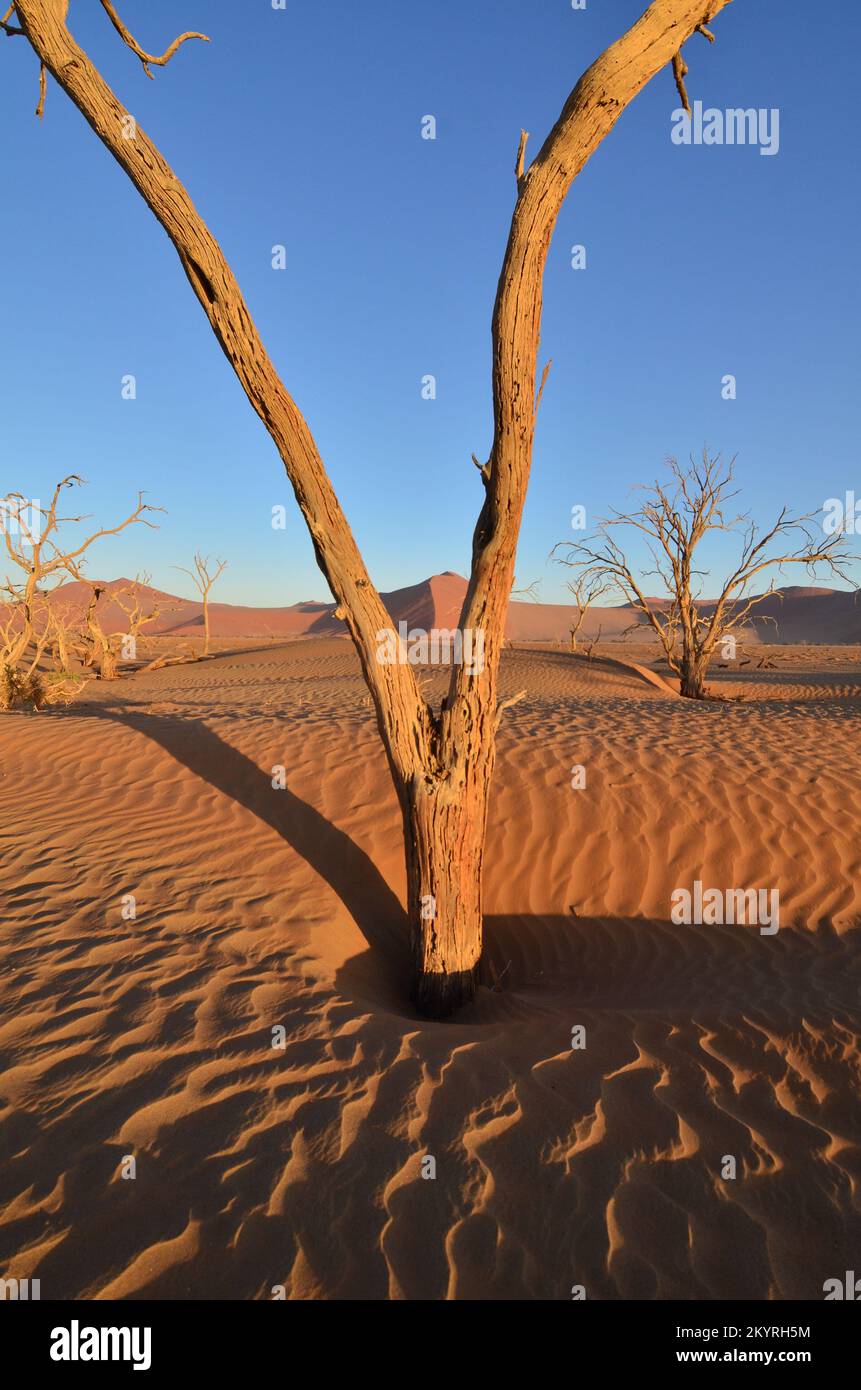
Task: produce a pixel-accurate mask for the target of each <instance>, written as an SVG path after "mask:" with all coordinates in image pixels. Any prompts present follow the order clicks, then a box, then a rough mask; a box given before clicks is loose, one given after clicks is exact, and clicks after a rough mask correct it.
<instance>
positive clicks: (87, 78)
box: [16, 0, 729, 1014]
mask: <svg viewBox="0 0 861 1390" xmlns="http://www.w3.org/2000/svg"><path fill="white" fill-rule="evenodd" d="M728 3H729V0H654V3H653V4H651V5H650V6H649V8H648V9H647V10H646V12H645V14H643V16H642V17H641V18H640V20H638V22H637V23H636V24H635V25H633V27H632V28H631V29H630V30H629V31H628V32H627V33H626V34H624V35H623V36H622V37H621V38H620V39H619V40H618V41H617V42H616V43H614V44H612V45H611V46H610V48H608V49H607V51H606V52H605V53H604V54H602V55H601V57H600V58H598V59H597V60H596V62H595V63H593V64H592V66H591V67H590V68H589V69H588V71H587V72H585V73H584V74H583V76H582V77H581V79H580V81H579V82H578V83H577V86H576V87H575V88H574V90H573V91H572V93H571V95H570V96H569V98H568V100H567V102H566V104H565V107H564V109H563V111H562V114H561V115H560V117H559V120H558V121H557V123H556V125H555V126H554V127H553V130H552V131H551V132H550V135H549V136H548V137H547V140H546V141H545V143H544V145H543V146H542V148H541V150H540V152H539V153H538V155H537V156H536V158H535V160H534V161H533V162H532V164H531V165H530V166H529V168H526V167H525V159H524V156H525V147H526V136H525V133H524V135H523V136H522V138H521V145H520V150H519V152H518V158H517V201H516V204H515V209H514V214H513V217H512V223H511V230H510V234H509V239H508V245H507V249H506V253H505V260H504V262H503V267H502V274H501V276H500V280H499V287H498V290H497V297H496V304H495V307H494V314H493V409H494V434H493V446H492V449H491V453H490V457H489V459H488V461H487V463H486V464H485V465H484V466H483V467H482V469H481V478H482V482H483V484H484V487H485V499H484V505H483V507H482V509H481V514H480V516H479V519H478V523H477V525H476V529H475V534H474V537H473V554H472V570H471V575H470V582H469V588H468V590H467V594H466V598H465V600H464V606H463V612H462V613H461V617H460V623H459V627H460V629H461V631H465V630H467V629H469V630H471V631H472V632H473V633H478V632H481V633H482V634H483V637H484V642H485V651H486V661H485V668H484V670H483V672H482V674H481V675H480V676H478V677H475V676H472V675H470V674H468V673H466V672H465V670H464V668H463V667H461V668H459V669H455V670H454V671H453V673H452V679H451V684H450V687H449V693H448V695H447V696H446V698H445V700H444V701H443V705H442V709H441V710H440V712H439V713H435V712H434V711H432V710H431V709H429V707H428V705H427V702H426V701H425V699H424V698H423V697H422V695H421V693H420V692H419V690H418V687H417V685H416V681H415V675H414V672H413V670H412V669H411V668H410V667H409V666H408V665H407V666H401V665H392V666H381V665H380V664H379V663H378V662H377V661H376V659H375V653H376V649H377V644H378V636H377V634H378V633H379V631H380V630H381V629H389V628H390V627H391V619H390V617H389V615H388V613H387V611H386V609H385V607H384V605H383V603H382V600H381V598H380V595H379V593H378V592H377V590H376V589H375V587H374V586H373V584H372V583H371V581H370V578H369V577H368V574H367V570H366V568H365V565H364V562H363V560H362V557H361V554H360V553H359V550H358V547H357V545H356V542H355V540H354V538H353V535H352V532H351V531H350V528H349V526H348V524H347V521H346V518H345V516H344V514H343V511H342V510H341V507H340V504H339V502H338V499H337V497H336V496H335V493H334V490H333V488H332V484H331V482H330V480H329V477H328V475H327V473H326V471H325V468H324V466H323V462H322V459H321V458H320V455H319V452H318V449H317V446H316V443H315V441H314V439H313V437H312V435H311V432H310V430H309V428H308V425H307V422H306V421H305V419H304V417H303V415H302V414H301V412H300V411H299V409H298V407H297V406H296V403H295V402H294V401H293V399H292V397H291V396H290V394H289V393H288V391H287V389H286V388H285V386H284V384H283V382H282V381H281V380H280V378H279V376H278V374H277V372H276V371H275V368H274V366H273V364H272V362H271V360H270V358H269V356H268V355H267V353H266V349H265V348H264V346H263V343H262V341H261V340H260V337H259V334H258V333H257V330H256V328H255V326H254V323H253V320H252V318H251V315H250V313H249V311H248V308H247V306H246V304H245V300H244V299H243V297H242V292H241V290H240V288H239V285H238V284H237V282H236V279H235V277H234V275H233V272H232V271H231V269H230V266H229V265H228V263H227V261H226V260H225V258H224V255H223V253H222V251H221V248H220V247H219V245H218V243H217V242H216V240H215V238H214V237H213V235H212V233H211V232H210V231H209V228H208V227H207V226H206V224H205V223H204V221H203V219H202V218H201V217H200V214H199V213H198V212H197V210H196V208H195V206H194V204H193V203H192V200H191V198H190V196H189V194H188V192H187V191H186V189H185V188H184V186H183V185H182V183H181V182H180V180H179V179H178V178H177V177H176V175H175V173H174V172H173V170H172V169H171V168H170V166H169V165H168V164H167V162H166V161H165V159H164V158H163V156H162V155H161V154H160V152H159V151H158V149H156V147H155V145H153V143H152V141H151V140H149V139H148V137H147V136H146V135H145V133H144V132H143V131H142V130H141V128H140V126H139V125H138V126H136V127H135V133H134V135H133V137H132V138H128V130H129V113H128V112H127V111H126V110H125V109H124V108H123V106H122V105H121V103H120V102H119V101H118V99H117V97H116V96H115V95H114V93H113V92H112V91H111V89H110V88H109V87H108V85H107V83H106V82H105V81H104V79H103V78H102V76H101V75H100V73H99V72H98V71H97V70H96V68H95V67H94V66H93V64H92V63H91V62H90V60H89V58H88V57H87V55H86V54H85V53H84V52H83V50H82V49H81V48H80V47H79V45H78V44H77V43H76V42H75V40H74V39H73V38H72V36H71V34H70V32H69V30H68V28H67V25H66V23H65V14H66V6H65V4H58V3H57V2H56V0H17V6H16V12H17V15H18V18H19V20H20V22H21V25H22V27H23V30H24V33H25V35H26V37H27V38H28V39H29V41H30V43H31V44H32V46H33V48H34V49H35V51H36V53H37V55H38V57H39V58H40V60H41V62H42V63H43V64H44V65H45V67H46V68H47V69H48V71H50V73H51V74H52V75H53V77H54V78H55V79H56V81H57V82H58V83H59V84H60V86H61V87H62V88H63V89H64V91H65V92H66V93H67V94H68V96H69V97H70V98H71V100H72V101H73V102H74V103H75V104H76V106H77V107H78V108H79V110H80V111H81V112H82V113H83V115H84V116H85V118H86V120H87V121H88V122H89V124H90V125H91V126H92V128H93V130H94V131H95V132H96V134H97V135H98V137H99V139H100V140H102V141H103V143H104V144H105V145H106V146H107V148H108V149H109V150H110V151H111V153H112V154H113V156H114V157H115V159H116V160H117V161H118V163H119V164H120V165H121V166H122V168H123V169H124V170H125V171H126V173H127V174H128V175H129V177H130V179H131V180H132V182H133V183H134V185H135V187H136V188H137V189H138V191H139V192H140V194H141V196H142V197H143V199H144V200H145V202H146V203H147V205H148V206H149V208H150V209H151V211H152V212H153V213H154V215H155V216H156V218H157V219H158V220H159V222H160V223H161V225H162V226H163V227H164V229H165V231H166V232H167V234H168V236H169V237H170V239H171V241H172V242H173V244H174V246H175V247H176V250H177V252H178V254H179V257H180V260H181V262H182V265H183V268H184V270H185V273H186V275H187V276H188V280H189V282H190V284H191V286H192V289H193V290H194V293H195V294H196V296H197V298H198V300H199V302H200V304H201V306H202V308H203V310H204V312H205V314H206V316H207V318H208V319H209V322H210V324H211V326H212V328H213V331H214V333H215V335H216V337H217V339H218V341H219V343H220V344H221V347H222V348H223V350H224V352H225V354H226V356H227V357H228V359H229V361H230V363H231V365H232V367H233V369H234V371H235V372H236V375H237V377H238V378H239V381H240V383H241V384H242V387H243V389H244V391H245V392H246V395H247V396H248V399H249V401H250V402H251V404H252V406H253V408H254V409H255V410H256V411H257V413H258V415H259V416H260V418H261V419H262V420H263V422H264V424H265V426H266V428H267V430H268V431H269V433H270V435H271V436H272V439H273V440H274V442H275V444H276V446H277V448H278V451H279V453H280V455H281V458H282V459H283V461H284V465H285V467H286V470H287V474H288V476H289V478H290V481H291V483H292V485H293V489H294V492H295V494H296V499H297V501H298V504H299V506H300V508H301V510H302V514H303V516H304V518H305V521H306V523H307V525H308V529H309V531H310V533H311V538H312V541H313V544H314V550H315V554H316V557H317V562H318V564H319V566H320V568H321V570H322V571H323V574H324V575H325V577H326V579H327V581H328V583H329V587H330V589H331V591H332V593H333V594H334V595H335V598H336V599H337V602H338V611H339V612H340V614H341V616H343V617H344V619H345V620H346V622H347V626H348V628H349V631H350V635H351V637H352V639H353V642H354V644H355V647H356V650H357V653H358V656H359V661H360V663H361V666H362V671H363V674H364V677H365V680H366V682H367V685H368V688H369V690H370V692H371V696H372V698H373V701H374V708H375V711H376V716H377V724H378V726H379V730H380V735H381V737H382V740H383V743H384V745H385V748H386V753H387V755H388V759H389V765H390V767H391V770H392V775H393V778H394V782H395V786H396V789H397V791H398V795H399V797H400V800H401V807H402V810H403V816H404V830H405V839H406V860H407V875H408V881H409V890H408V897H409V902H408V910H409V916H410V924H411V930H412V935H413V942H414V951H415V960H416V972H417V980H416V992H417V998H418V1003H419V1006H420V1007H421V1008H422V1009H423V1010H424V1011H425V1012H427V1013H432V1014H442V1013H445V1012H448V1011H450V1009H451V1008H453V1007H455V1006H456V1005H457V1004H458V1003H460V1002H462V1001H463V1000H465V999H467V998H469V997H470V995H471V993H472V991H473V989H474V987H475V980H476V974H477V966H478V961H479V957H480V954H481V869H482V854H483V844H484V834H485V826H486V818H487V795H488V787H489V784H490V776H491V772H492V768H493V745H494V736H495V728H496V720H497V699H496V693H497V680H496V677H497V668H498V663H499V654H500V652H501V650H502V645H503V634H504V630H505V616H506V612H507V609H508V600H509V597H510V594H511V588H512V583H513V577H514V557H515V553H516V548H517V537H518V533H519V530H520V521H521V517H522V513H523V504H524V501H525V497H526V488H527V484H528V482H529V471H530V467H531V462H532V443H533V437H534V427H535V414H536V410H537V400H536V367H537V356H538V341H539V334H540V324H541V298H542V282H543V276H544V266H545V262H546V258H547V252H548V248H549V246H550V241H551V237H552V235H553V230H554V227H555V224H556V219H557V217H558V214H559V210H560V208H561V206H562V203H563V202H564V200H565V197H566V195H567V193H568V189H569V188H570V186H571V184H572V182H573V181H574V179H575V178H576V177H577V175H578V174H579V172H580V170H581V169H582V168H583V166H584V165H585V163H586V162H587V160H588V159H589V158H590V157H591V155H592V154H593V153H594V151H595V150H596V149H597V147H598V145H599V144H600V143H601V141H602V140H603V139H604V137H605V136H606V135H607V134H608V133H609V131H610V130H612V128H613V126H614V125H615V123H616V121H617V120H618V118H619V116H620V115H621V114H622V112H623V111H624V109H625V107H626V106H628V104H629V103H630V102H631V101H632V100H633V99H634V97H636V95H637V93H638V92H639V91H640V90H641V89H642V88H643V87H644V86H645V85H646V83H647V82H648V81H649V80H650V79H651V78H652V77H653V76H654V75H655V74H656V73H658V72H660V71H661V70H662V69H665V68H668V66H669V64H670V63H671V62H672V61H673V59H674V58H675V56H676V55H677V54H678V52H679V50H680V49H681V46H682V44H683V43H684V42H685V41H686V40H687V39H688V38H690V36H691V34H693V33H694V31H695V30H696V29H697V28H698V27H700V26H702V25H703V24H707V23H708V22H709V20H711V19H712V18H713V17H714V16H715V15H716V14H717V13H718V11H719V10H721V9H723V7H724V5H725V4H728ZM538 395H539V398H540V392H539V393H538ZM428 900H432V904H433V915H432V916H424V917H423V916H422V912H423V910H424V911H427V910H428V908H427V903H428Z"/></svg>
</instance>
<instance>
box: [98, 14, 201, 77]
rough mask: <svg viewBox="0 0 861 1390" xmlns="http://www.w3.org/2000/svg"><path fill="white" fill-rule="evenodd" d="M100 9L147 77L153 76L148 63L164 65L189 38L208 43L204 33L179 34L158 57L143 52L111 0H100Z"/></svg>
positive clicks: (161, 66)
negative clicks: (139, 61) (139, 63)
mask: <svg viewBox="0 0 861 1390" xmlns="http://www.w3.org/2000/svg"><path fill="white" fill-rule="evenodd" d="M102 9H103V10H104V11H105V14H106V15H107V16H108V19H109V20H110V21H111V24H113V26H114V28H115V29H116V31H117V33H118V34H119V36H120V38H121V39H122V41H123V43H124V44H126V45H127V47H128V48H130V49H131V51H132V53H134V54H135V56H136V57H137V58H140V60H141V63H142V65H143V70H144V72H145V73H146V75H147V77H149V78H152V76H153V74H152V73H151V72H150V70H149V64H150V63H154V64H155V66H156V67H158V68H163V67H166V66H167V64H168V63H169V62H170V60H171V58H172V57H173V55H174V53H176V51H177V49H178V48H180V47H181V46H182V45H183V44H184V43H187V42H188V40H189V39H200V40H201V41H202V42H203V43H209V39H208V37H207V36H206V34H198V33H188V34H180V36H179V38H178V39H174V41H173V43H172V44H171V45H170V48H168V49H167V50H166V52H164V53H162V55H161V57H160V58H159V57H156V55H155V54H154V53H145V52H144V50H143V49H142V48H141V46H140V44H139V43H138V41H137V39H136V38H135V37H134V35H133V34H131V33H130V32H129V30H128V29H127V28H126V26H125V25H124V24H123V21H122V20H121V19H120V17H119V15H118V14H117V12H116V10H115V9H114V7H113V5H112V3H111V0H102Z"/></svg>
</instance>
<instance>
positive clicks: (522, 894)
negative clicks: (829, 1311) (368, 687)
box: [0, 637, 861, 1299]
mask: <svg viewBox="0 0 861 1390" xmlns="http://www.w3.org/2000/svg"><path fill="white" fill-rule="evenodd" d="M246 645H249V644H246ZM764 650H766V649H764V648H760V647H757V660H759V659H760V657H761V653H762V652H763V651H764ZM770 652H771V659H772V664H771V665H770V666H769V667H767V668H763V669H760V668H759V667H758V666H757V665H756V662H752V663H751V664H750V665H748V666H745V667H744V668H743V669H739V668H737V667H733V668H732V669H727V670H723V671H719V670H716V671H715V680H714V685H715V687H716V688H717V689H718V690H720V691H721V693H723V694H725V695H727V696H730V697H735V696H743V697H744V698H743V699H740V700H736V699H734V698H731V699H728V700H727V701H725V702H715V703H706V704H693V703H692V702H689V701H684V700H681V699H680V698H679V697H678V696H677V695H676V694H675V693H674V692H673V691H672V690H671V689H670V688H669V687H668V686H667V685H666V684H665V683H664V682H663V680H662V679H660V678H659V677H653V674H652V672H653V668H654V667H655V656H656V653H655V652H654V650H650V649H649V648H647V647H644V648H643V650H642V651H638V650H633V651H631V652H630V653H629V652H628V649H627V648H626V651H625V660H626V661H628V660H630V661H631V662H632V663H635V664H636V665H639V666H641V667H642V668H643V670H642V671H638V670H637V669H635V668H634V666H633V665H631V666H626V665H624V664H620V663H618V662H609V661H607V662H605V661H603V660H601V659H600V658H599V659H596V660H594V661H592V662H589V661H587V660H586V659H585V657H582V656H572V655H570V654H569V653H568V652H566V651H564V650H553V649H550V648H536V647H531V648H522V647H514V648H513V649H509V650H507V651H506V652H505V653H504V656H503V662H502V669H501V694H502V695H503V696H505V695H508V694H513V693H514V692H516V691H518V690H521V689H523V688H524V687H525V688H526V690H527V695H526V697H525V698H524V699H523V700H522V701H521V703H519V704H518V705H516V706H514V707H513V708H512V709H511V710H510V711H509V712H508V713H507V714H506V716H505V718H504V721H503V725H502V729H501V732H500V736H499V757H498V763H497V772H496V777H495V782H494V794H493V798H492V806H491V815H490V824H489V829H488V851H487V865H486V883H485V911H486V928H487V951H486V957H487V960H486V977H485V978H486V984H485V985H484V986H483V987H482V988H481V989H480V990H479V995H478V998H477V1000H476V1002H475V1004H474V1005H472V1006H470V1008H469V1009H468V1010H467V1011H465V1012H464V1013H462V1014H461V1015H459V1016H458V1017H457V1018H456V1020H454V1021H452V1022H448V1023H428V1022H426V1021H424V1020H422V1019H421V1018H419V1017H418V1016H417V1015H416V1014H415V1013H414V1011H413V1010H412V1008H411V1006H410V1004H409V1002H408V965H407V952H406V941H405V928H404V917H403V907H402V904H403V901H404V889H405V876H404V868H403V851H402V840H401V827H400V817H399V812H398V807H397V802H396V799H395V795H394V791H393V789H392V786H391V783H390V781H389V778H388V773H387V769H386V763H385V759H384V756H383V753H382V747H381V745H380V743H379V739H378V736H377V733H376V728H375V724H374V720H373V715H372V711H371V708H370V704H369V699H368V696H367V694H366V691H365V687H364V685H363V684H362V680H361V677H360V673H359V668H358V663H357V661H356V658H355V655H354V653H353V651H352V648H351V647H350V646H349V644H348V643H347V642H345V641H344V640H342V639H340V638H337V637H321V638H312V639H305V640H303V641H297V642H292V643H289V642H287V643H283V644H280V645H275V644H270V645H268V646H267V647H266V648H265V649H261V650H256V651H255V650H245V651H233V652H231V651H227V652H222V653H221V654H219V655H216V656H215V657H214V658H213V659H212V660H210V661H208V662H202V663H198V664H195V665H188V666H178V667H172V668H169V669H165V670H161V671H157V672H153V673H150V674H137V675H133V676H131V677H128V678H126V679H125V680H123V681H120V682H117V683H111V684H93V685H90V686H89V687H88V688H87V691H86V693H85V696H84V699H83V701H82V703H81V704H80V705H78V706H76V707H73V708H72V709H71V710H68V711H50V712H43V713H40V714H35V715H24V714H7V715H4V716H2V719H0V843H2V856H0V1273H2V1274H5V1275H6V1276H8V1277H19V1278H27V1277H37V1278H39V1279H41V1281H42V1297H43V1299H49V1298H60V1299H68V1298H84V1297H128V1298H158V1297H160V1298H179V1299H182V1298H216V1299H246V1298H270V1297H271V1296H272V1289H273V1287H274V1286H276V1285H284V1286H285V1287H286V1290H287V1295H288V1297H292V1298H300V1299H307V1298H370V1299H385V1298H408V1299H419V1298H429V1299H443V1298H453V1299H474V1298H491V1299H508V1298H529V1299H568V1298H570V1296H571V1286H572V1285H574V1284H582V1285H583V1286H584V1288H585V1290H586V1294H587V1297H589V1298H595V1299H616V1298H660V1299H665V1298H685V1299H709V1298H728V1297H737V1298H751V1299H768V1298H801V1299H821V1298H822V1285H823V1281H824V1280H825V1279H827V1278H831V1277H838V1278H842V1277H843V1273H844V1271H845V1270H847V1269H856V1268H858V1257H859V1250H861V1200H859V1193H861V1189H859V1182H861V1108H859V983H861V967H859V952H858V948H857V941H858V939H859V938H858V928H859V926H861V886H859V873H858V870H859V861H861V833H859V832H860V831H861V722H859V715H861V661H859V653H858V650H857V648H856V649H854V650H850V649H847V648H808V649H795V648H789V647H784V648H773V649H770ZM615 655H618V653H616V654H615ZM644 671H645V674H644ZM443 685H444V676H443V674H442V673H440V672H439V671H428V672H427V674H426V689H427V692H428V694H429V695H436V696H439V695H441V694H442V691H443ZM575 764H582V765H583V766H584V768H585V769H586V776H587V785H586V787H585V789H583V790H574V789H572V786H571V769H572V767H573V766H574V765H575ZM277 765H283V766H284V768H285V769H286V782H287V789H286V790H275V789H273V787H272V780H271V779H272V775H273V768H275V767H276V766H277ZM695 879H699V880H701V881H702V882H703V883H705V884H707V885H715V886H718V887H721V888H732V887H737V888H747V887H777V888H779V891H780V909H781V929H780V931H779V933H778V934H777V935H776V936H761V935H760V934H759V932H758V930H757V928H756V927H752V926H727V927H719V926H675V925H672V924H671V922H670V895H671V893H672V891H673V889H674V888H676V887H679V886H687V887H690V886H691V885H692V883H693V881H694V880H695ZM129 894H131V895H133V896H134V898H135V900H136V916H135V917H134V918H130V917H129V916H128V912H129V908H128V905H127V904H126V916H124V913H123V908H124V898H125V895H129ZM577 1025H582V1026H583V1027H585V1030H586V1034H585V1036H586V1046H585V1048H583V1049H582V1050H572V1048H571V1035H572V1029H573V1028H574V1027H575V1026H577ZM279 1026H280V1027H283V1029H284V1030H285V1035H284V1046H283V1048H278V1047H273V1046H272V1040H273V1031H272V1030H273V1029H277V1028H278V1027H279ZM128 1155H133V1156H134V1157H135V1159H136V1172H137V1176H136V1178H135V1179H134V1180H126V1179H124V1178H123V1177H122V1166H123V1159H124V1158H125V1157H126V1156H128ZM427 1155H431V1156H433V1157H434V1158H435V1160H436V1177H435V1178H434V1179H425V1178H423V1177H422V1160H423V1158H424V1157H425V1156H427ZM725 1155H732V1156H734V1157H735V1158H736V1160H737V1172H738V1175H737V1177H736V1178H735V1179H734V1180H727V1179H725V1178H722V1177H721V1165H722V1161H723V1157H724V1156H725Z"/></svg>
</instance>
